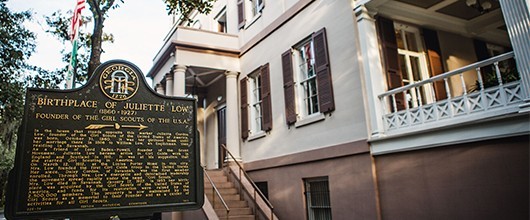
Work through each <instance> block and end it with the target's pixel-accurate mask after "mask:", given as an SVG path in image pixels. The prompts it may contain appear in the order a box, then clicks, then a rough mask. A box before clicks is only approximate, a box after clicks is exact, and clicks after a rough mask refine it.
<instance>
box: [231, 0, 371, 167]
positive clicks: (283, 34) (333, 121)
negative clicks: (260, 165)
mask: <svg viewBox="0 0 530 220" xmlns="http://www.w3.org/2000/svg"><path fill="white" fill-rule="evenodd" d="M267 4H275V3H274V2H271V1H268V2H267ZM278 4H279V3H278ZM266 7H268V6H266ZM352 13H353V11H352V8H351V5H350V4H349V2H348V1H341V0H326V1H322V0H319V1H314V2H312V3H311V4H310V5H309V6H307V7H306V8H305V9H304V10H302V11H301V12H300V13H299V14H297V15H296V16H294V17H293V18H292V19H291V20H289V21H288V22H287V23H285V24H284V25H283V26H281V27H280V28H279V29H278V30H276V31H275V32H273V33H272V34H271V35H270V36H268V37H267V38H265V39H264V40H263V41H261V42H260V43H259V44H257V45H256V46H255V47H253V48H252V49H251V50H249V51H248V52H247V53H245V54H244V55H243V56H242V57H241V61H240V63H241V74H240V76H239V79H242V78H243V77H245V76H246V75H247V74H249V73H251V72H252V71H253V70H255V69H256V68H257V67H259V66H260V65H264V64H266V63H269V65H270V80H271V99H272V118H273V128H272V130H271V131H270V132H269V133H268V134H267V135H266V136H265V137H263V138H260V139H257V140H253V141H242V142H241V146H242V147H241V148H242V149H241V152H242V157H243V160H244V161H245V162H250V161H255V160H262V159H266V158H272V157H277V156H281V155H287V154H292V153H296V152H303V151H307V150H313V149H318V148H323V147H326V146H330V145H336V144H340V143H347V142H351V141H355V140H361V139H366V137H367V131H366V130H367V128H366V120H365V112H364V111H365V110H364V104H363V97H362V86H361V80H360V71H359V62H357V59H358V58H357V53H356V52H357V50H358V49H357V47H356V44H355V41H354V38H355V36H357V34H356V33H355V28H354V24H353V22H354V20H355V19H354V16H353V14H352ZM322 28H326V32H327V37H328V40H327V43H328V49H329V59H330V68H331V77H332V79H333V89H334V98H335V104H336V110H335V111H334V112H332V114H331V115H327V116H326V119H325V120H323V121H319V122H316V123H314V124H310V125H306V126H304V127H298V128H295V127H294V126H291V127H288V126H287V125H286V122H285V104H284V93H283V75H282V64H281V55H282V53H284V52H285V51H287V50H288V49H290V48H291V47H292V46H294V45H295V44H297V43H298V42H300V41H301V40H303V39H305V38H307V37H310V36H311V34H312V33H313V32H316V31H318V30H320V29H322ZM295 71H296V68H295Z"/></svg>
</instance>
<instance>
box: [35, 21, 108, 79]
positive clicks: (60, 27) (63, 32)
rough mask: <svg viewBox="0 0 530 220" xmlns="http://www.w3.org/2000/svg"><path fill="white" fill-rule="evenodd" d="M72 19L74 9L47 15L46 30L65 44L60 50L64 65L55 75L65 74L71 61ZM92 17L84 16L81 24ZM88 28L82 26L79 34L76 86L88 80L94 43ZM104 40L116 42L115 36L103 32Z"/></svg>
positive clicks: (84, 23) (86, 22)
mask: <svg viewBox="0 0 530 220" xmlns="http://www.w3.org/2000/svg"><path fill="white" fill-rule="evenodd" d="M71 19H72V11H68V12H66V13H63V12H61V11H56V12H54V13H52V14H51V15H50V16H45V20H46V24H47V26H48V27H47V29H46V32H47V33H49V34H51V35H53V36H54V37H55V38H56V39H57V40H58V41H60V42H61V43H62V45H65V46H64V47H63V48H61V50H60V52H61V54H62V60H63V62H64V66H62V67H60V68H59V69H57V70H55V71H54V72H55V73H56V74H53V75H57V76H58V75H61V76H62V75H64V73H65V72H67V71H68V63H69V62H70V56H71V51H72V49H71V47H70V46H67V45H71V43H70V36H69V35H68V29H69V28H70V22H71ZM91 19H92V18H91V17H89V16H83V17H82V18H81V21H82V22H81V24H83V25H84V26H86V25H87V24H89V23H90V21H91ZM86 29H87V28H80V30H79V33H78V36H79V42H78V45H77V65H76V67H75V68H76V69H75V72H76V80H75V82H76V84H77V85H76V87H79V86H81V85H82V84H84V83H85V82H86V80H87V79H88V63H89V58H90V50H91V45H92V34H91V33H88V32H86V31H85V30H86ZM102 41H103V42H111V43H112V42H114V36H113V35H112V34H105V33H104V34H103V38H102ZM49 81H50V79H45V82H49Z"/></svg>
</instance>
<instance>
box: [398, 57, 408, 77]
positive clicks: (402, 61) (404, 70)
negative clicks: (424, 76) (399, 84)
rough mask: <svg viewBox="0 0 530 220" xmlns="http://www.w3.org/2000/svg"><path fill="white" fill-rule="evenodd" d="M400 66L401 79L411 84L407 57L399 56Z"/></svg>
mask: <svg viewBox="0 0 530 220" xmlns="http://www.w3.org/2000/svg"><path fill="white" fill-rule="evenodd" d="M399 65H400V67H401V77H403V82H409V74H408V73H407V61H406V59H405V55H402V54H400V55H399Z"/></svg>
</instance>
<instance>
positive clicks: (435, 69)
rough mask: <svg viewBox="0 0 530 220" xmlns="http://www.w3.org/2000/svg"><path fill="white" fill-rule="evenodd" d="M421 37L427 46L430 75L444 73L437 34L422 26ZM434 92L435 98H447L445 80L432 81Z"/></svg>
mask: <svg viewBox="0 0 530 220" xmlns="http://www.w3.org/2000/svg"><path fill="white" fill-rule="evenodd" d="M422 32H423V39H424V41H425V47H427V56H428V58H429V67H430V75H431V77H433V76H437V75H440V74H442V73H444V69H443V64H442V55H441V54H442V51H441V49H440V43H439V41H438V34H437V33H436V31H434V30H430V29H427V28H423V30H422ZM433 86H434V94H435V96H436V100H444V99H446V98H447V92H446V91H445V82H444V81H443V80H438V81H436V82H434V83H433Z"/></svg>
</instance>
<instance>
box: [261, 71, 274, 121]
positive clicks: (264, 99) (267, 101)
mask: <svg viewBox="0 0 530 220" xmlns="http://www.w3.org/2000/svg"><path fill="white" fill-rule="evenodd" d="M260 74H261V114H262V129H263V130H264V131H270V130H272V104H271V87H270V84H271V80H270V71H269V64H268V63H267V64H265V65H263V66H261V68H260Z"/></svg>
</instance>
